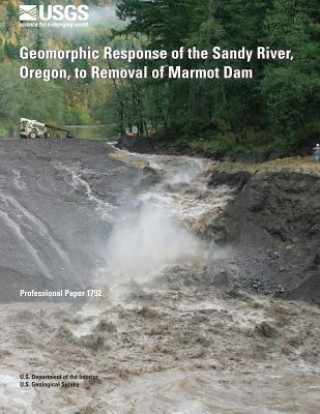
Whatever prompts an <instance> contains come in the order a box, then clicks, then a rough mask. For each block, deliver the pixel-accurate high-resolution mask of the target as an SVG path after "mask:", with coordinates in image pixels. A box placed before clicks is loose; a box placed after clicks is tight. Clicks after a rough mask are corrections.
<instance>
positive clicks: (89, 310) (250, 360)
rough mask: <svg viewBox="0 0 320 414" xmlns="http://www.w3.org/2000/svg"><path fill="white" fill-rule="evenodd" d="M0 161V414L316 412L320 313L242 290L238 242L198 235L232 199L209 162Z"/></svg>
mask: <svg viewBox="0 0 320 414" xmlns="http://www.w3.org/2000/svg"><path fill="white" fill-rule="evenodd" d="M0 154H1V155H2V159H3V163H2V166H1V193H0V232H1V238H0V239H1V243H2V245H1V247H2V256H1V295H0V299H1V304H0V310H1V313H0V316H1V318H0V324H1V333H2V335H1V337H0V361H1V368H0V412H1V413H10V414H11V413H13V414H16V413H17V414H18V413H21V414H24V413H26V414H29V413H30V414H31V413H41V414H42V413H44V414H49V413H50V414H51V413H52V414H54V413H59V414H60V413H61V414H71V413H73V414H76V413H79V414H91V413H92V414H96V413H98V414H99V413H101V414H140V413H146V414H207V413H208V414H209V413H213V414H220V413H221V414H224V413H234V414H240V413H241V414H244V413H254V414H256V413H265V414H278V413H292V414H293V413H301V414H305V413H310V414H313V413H314V414H318V413H319V407H320V380H319V378H320V376H319V374H320V366H319V355H318V351H319V345H320V328H319V322H318V321H319V316H320V310H319V308H318V307H316V306H312V305H309V304H306V303H303V302H299V301H283V300H281V299H276V298H274V297H273V296H271V295H270V296H263V295H253V294H250V293H248V292H246V291H243V290H241V289H239V288H237V286H236V281H237V272H238V269H237V262H236V260H235V256H234V255H235V252H234V251H233V248H232V247H231V246H224V247H223V248H222V247H218V246H216V245H215V243H214V241H213V240H212V239H210V238H208V237H206V234H207V233H206V229H207V228H208V226H210V225H211V223H212V220H213V219H215V218H218V217H219V215H220V214H221V212H223V210H224V209H225V208H226V206H227V205H228V203H230V202H231V201H232V199H233V197H234V192H233V191H232V189H231V188H229V187H228V186H225V185H220V186H217V187H209V186H208V182H209V179H210V177H211V174H212V171H213V170H214V168H215V166H214V163H212V162H211V161H208V160H203V159H197V158H190V157H173V156H156V155H146V156H141V155H138V154H129V153H127V152H125V151H120V150H116V149H115V148H113V147H112V146H110V145H108V144H105V143H102V142H94V141H92V142H84V141H82V142H80V141H72V142H66V141H42V140H39V141H34V142H33V141H32V142H31V141H16V142H15V141H10V142H8V141H7V142H6V141H4V142H1V143H0ZM230 275H232V280H229V279H230ZM21 289H24V290H26V291H32V289H33V290H35V291H47V292H57V291H63V292H65V290H69V291H72V292H87V291H88V289H90V291H94V292H99V293H97V296H93V297H87V295H86V294H85V296H84V297H81V296H80V297H78V298H72V297H68V298H66V297H62V298H60V297H58V298H55V299H56V300H54V298H53V297H51V296H48V297H45V298H36V297H25V298H22V297H21V296H20V290H21ZM100 292H101V296H99V295H100ZM64 377H65V378H64Z"/></svg>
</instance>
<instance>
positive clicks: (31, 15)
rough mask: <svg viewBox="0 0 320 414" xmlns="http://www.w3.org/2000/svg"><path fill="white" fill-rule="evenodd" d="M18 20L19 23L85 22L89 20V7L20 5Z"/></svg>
mask: <svg viewBox="0 0 320 414" xmlns="http://www.w3.org/2000/svg"><path fill="white" fill-rule="evenodd" d="M19 18H20V21H21V22H36V21H41V22H49V21H55V22H63V21H67V22H86V21H88V20H89V6H85V5H81V6H73V5H71V4H70V5H67V6H62V5H54V6H52V5H49V6H44V5H40V6H34V5H21V6H20V7H19Z"/></svg>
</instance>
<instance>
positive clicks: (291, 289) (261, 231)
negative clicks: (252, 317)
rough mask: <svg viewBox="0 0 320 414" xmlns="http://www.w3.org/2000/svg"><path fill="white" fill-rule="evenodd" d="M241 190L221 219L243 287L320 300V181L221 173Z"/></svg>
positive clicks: (220, 180) (216, 179)
mask: <svg viewBox="0 0 320 414" xmlns="http://www.w3.org/2000/svg"><path fill="white" fill-rule="evenodd" d="M221 184H227V185H230V186H233V187H234V188H235V190H236V191H237V193H239V194H238V195H237V196H236V198H235V200H234V202H233V203H231V204H230V205H229V206H228V208H227V209H226V211H225V212H224V214H223V217H222V218H221V219H220V220H219V222H220V223H221V226H220V229H219V225H218V223H217V229H218V230H220V239H219V240H218V242H219V243H220V244H230V243H231V244H232V245H233V246H234V248H235V249H236V251H237V262H238V265H239V268H240V280H241V284H242V286H243V287H248V288H250V289H253V290H255V291H257V292H261V293H275V292H278V293H279V294H282V295H283V296H286V297H289V298H295V299H303V300H307V301H312V302H315V303H317V304H320V179H319V178H317V177H313V176H311V175H304V174H297V173H274V174H264V175H262V174H260V175H257V176H254V177H252V178H251V179H250V178H249V176H248V175H247V174H246V173H243V174H242V173H237V174H228V173H220V172H219V173H215V174H214V175H213V177H212V179H211V185H213V186H216V185H221Z"/></svg>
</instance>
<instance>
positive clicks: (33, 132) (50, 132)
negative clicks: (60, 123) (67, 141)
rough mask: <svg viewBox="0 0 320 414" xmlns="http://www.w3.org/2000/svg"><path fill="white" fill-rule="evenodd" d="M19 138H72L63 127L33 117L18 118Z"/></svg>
mask: <svg viewBox="0 0 320 414" xmlns="http://www.w3.org/2000/svg"><path fill="white" fill-rule="evenodd" d="M20 137H21V138H29V139H36V138H74V137H73V135H72V133H71V132H70V131H69V130H67V129H64V128H58V127H56V126H53V125H48V124H44V123H42V122H38V121H36V120H34V119H27V118H20Z"/></svg>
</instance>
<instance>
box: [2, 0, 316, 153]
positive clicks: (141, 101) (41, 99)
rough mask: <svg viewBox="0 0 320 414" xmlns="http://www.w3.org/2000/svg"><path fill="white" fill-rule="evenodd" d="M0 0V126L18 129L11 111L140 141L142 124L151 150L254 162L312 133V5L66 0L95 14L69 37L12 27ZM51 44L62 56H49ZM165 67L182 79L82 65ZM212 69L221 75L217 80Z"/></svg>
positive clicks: (292, 149)
mask: <svg viewBox="0 0 320 414" xmlns="http://www.w3.org/2000/svg"><path fill="white" fill-rule="evenodd" d="M2 3H3V4H1V5H0V16H2V19H3V25H2V26H1V27H0V125H3V124H4V123H7V124H8V126H9V128H10V129H13V128H17V122H18V120H19V118H27V119H36V120H38V121H40V122H44V123H47V124H49V125H55V126H61V125H70V124H72V125H74V124H77V125H95V124H109V123H110V124H111V123H112V124H113V123H116V124H117V132H116V133H115V136H116V135H117V134H121V135H122V136H123V134H124V133H125V132H126V131H128V130H129V131H132V132H133V133H134V134H135V135H138V136H140V137H143V136H146V137H148V129H150V128H152V129H155V130H156V131H158V135H159V138H158V141H159V143H158V142H157V147H158V149H157V151H160V150H161V148H163V150H164V151H169V152H172V153H175V152H177V153H190V154H193V153H194V154H199V155H203V156H206V157H213V158H217V159H222V158H229V159H232V160H242V159H248V160H250V159H252V160H254V161H264V160H270V159H275V158H278V157H286V156H289V155H305V154H308V153H309V151H310V150H311V148H313V147H314V145H315V143H316V142H317V141H318V140H319V139H320V121H319V107H320V95H319V88H320V72H319V68H320V42H319V40H320V31H319V24H318V22H319V21H320V10H319V7H317V4H316V2H314V1H308V2H305V1H302V0H298V1H293V0H289V1H287V2H283V1H281V0H269V1H261V0H259V1H257V2H254V3H252V2H250V3H248V2H245V3H243V2H239V0H230V1H229V2H221V1H218V0H212V1H210V2H208V1H207V0H193V1H192V2H191V1H190V0H181V1H179V2H172V0H154V1H152V2H142V1H141V0H118V1H111V0H110V1H107V0H96V1H95V2H94V3H95V5H94V6H93V5H92V4H91V2H90V1H88V0H82V1H81V2H79V1H75V0H70V2H69V3H70V4H71V5H78V4H79V3H81V4H86V5H88V6H90V12H92V13H93V14H97V15H99V16H101V19H100V20H98V21H97V22H95V21H91V22H90V26H89V29H88V30H86V29H85V28H84V29H81V30H80V29H79V32H78V31H77V35H76V36H73V35H71V34H70V33H69V32H68V31H59V30H52V31H46V30H44V29H42V28H41V27H38V28H25V29H23V30H22V29H21V30H17V22H19V5H18V4H17V2H16V1H14V0H8V1H6V2H2ZM41 3H43V2H41ZM36 4H37V5H38V4H39V1H37V2H36ZM45 4H46V5H48V4H49V1H46V2H45ZM46 51H47V52H46ZM52 51H56V54H57V55H58V56H60V57H62V59H61V60H53V59H51V58H52V56H51V55H52ZM96 51H98V52H99V56H98V52H96ZM147 51H148V53H149V54H150V56H146V53H147ZM179 51H187V52H188V51H189V53H190V56H191V57H190V56H189V55H188V53H182V54H181V55H180V54H179V53H178V54H177V53H174V52H179ZM87 52H88V53H87ZM89 52H90V53H89ZM20 53H22V54H20ZM160 53H162V55H160ZM47 54H49V55H47ZM174 56H177V58H175V57H174ZM53 57H54V56H53ZM98 57H99V59H98ZM148 57H151V59H150V60H146V59H147V58H148ZM100 58H101V59H100ZM26 65H27V66H28V72H30V73H33V74H42V73H43V74H45V73H46V74H48V80H49V77H50V76H49V75H50V74H51V73H54V74H55V73H60V71H62V72H61V73H63V74H66V75H67V77H69V76H70V75H71V77H70V79H51V80H50V82H49V81H47V82H45V81H44V79H35V78H29V77H28V79H21V76H20V75H19V74H20V71H21V67H23V66H26ZM97 65H98V66H97ZM168 67H169V68H171V69H170V71H171V72H172V74H173V75H174V76H173V77H176V75H175V74H176V73H179V72H181V79H170V78H168V77H167V76H164V77H159V78H148V79H144V78H143V79H130V78H126V79H103V76H102V77H101V78H99V79H97V78H93V77H92V71H93V70H96V71H97V72H98V74H99V77H100V74H109V73H122V72H123V73H126V74H136V73H143V72H144V70H146V69H147V70H146V71H147V72H148V73H151V74H152V73H153V72H154V71H155V73H160V72H161V68H162V69H163V68H168ZM220 67H221V70H220V71H221V76H220V78H218V69H219V68H220ZM222 67H225V68H229V69H228V72H230V76H231V74H232V77H230V78H229V79H225V78H224V77H223V76H222V74H223V70H222ZM95 68H96V69H95ZM179 68H180V69H179ZM76 73H78V74H80V73H81V76H79V77H77V76H76ZM251 73H252V74H253V76H252V78H251ZM72 74H75V76H74V77H73V76H72ZM182 74H186V78H184V76H183V75H182ZM194 74H196V75H197V76H199V77H200V79H192V77H193V75H194ZM203 74H211V75H212V76H213V79H201V76H204V75H203ZM238 74H239V75H241V76H240V78H239V77H238ZM165 75H166V73H165ZM189 75H190V76H189ZM247 75H248V76H247ZM228 76H229V74H228V73H227V77H228ZM64 77H65V76H64ZM249 78H250V79H249ZM135 130H137V132H136V133H135V132H134V131H135ZM107 136H108V134H107V133H106V134H105V137H107ZM109 136H110V135H109ZM160 141H163V143H162V142H161V143H160Z"/></svg>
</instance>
